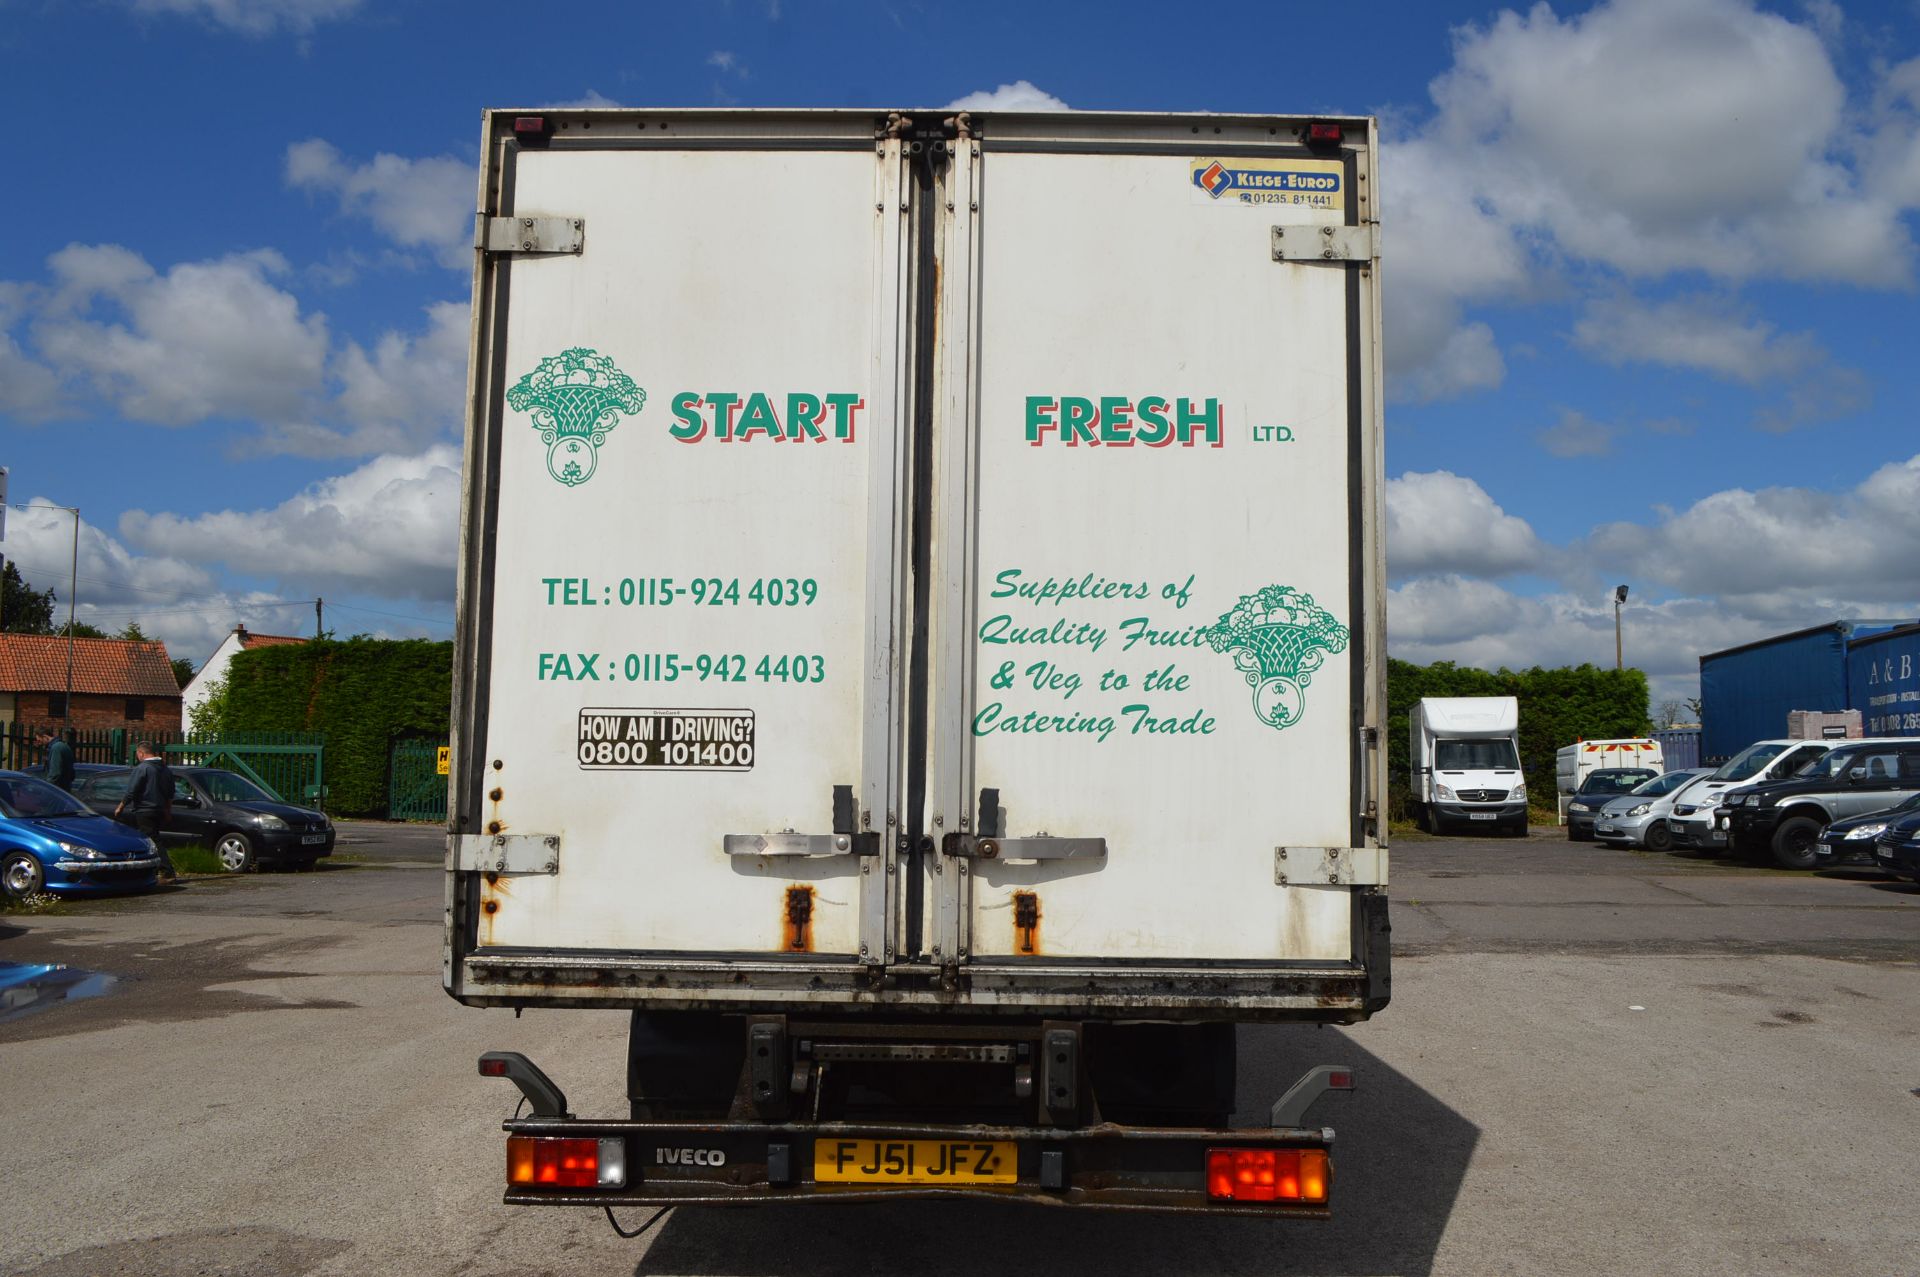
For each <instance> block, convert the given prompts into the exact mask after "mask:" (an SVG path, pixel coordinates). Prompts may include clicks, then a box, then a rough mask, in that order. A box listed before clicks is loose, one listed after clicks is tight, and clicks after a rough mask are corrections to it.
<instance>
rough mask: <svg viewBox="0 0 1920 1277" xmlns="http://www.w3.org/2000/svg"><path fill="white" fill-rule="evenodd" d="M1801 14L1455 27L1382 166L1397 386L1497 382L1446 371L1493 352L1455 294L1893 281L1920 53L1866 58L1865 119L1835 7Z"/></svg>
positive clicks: (1610, 16)
mask: <svg viewBox="0 0 1920 1277" xmlns="http://www.w3.org/2000/svg"><path fill="white" fill-rule="evenodd" d="M1808 13H1809V15H1810V21H1811V22H1812V23H1813V24H1814V25H1813V26H1808V25H1801V24H1797V23H1795V22H1793V21H1791V20H1789V19H1788V18H1786V17H1783V16H1781V15H1779V14H1775V13H1768V12H1763V11H1760V10H1758V9H1756V8H1755V7H1754V5H1753V4H1752V3H1750V2H1749V0H1612V2H1611V3H1602V4H1599V5H1596V6H1594V7H1593V8H1592V9H1590V10H1588V11H1587V12H1585V13H1581V14H1577V15H1574V16H1570V17H1567V18H1564V19H1563V18H1561V17H1560V16H1558V15H1557V14H1556V13H1555V12H1554V11H1553V9H1552V8H1550V7H1549V6H1547V5H1546V4H1537V5H1535V6H1534V7H1533V8H1532V9H1531V10H1529V11H1528V12H1526V13H1525V14H1521V13H1516V12H1513V11H1511V10H1505V11H1502V12H1500V13H1499V14H1498V15H1497V16H1495V17H1494V18H1493V19H1491V20H1490V21H1488V22H1486V23H1484V24H1478V25H1469V26H1466V27H1462V28H1459V29H1457V30H1456V31H1455V33H1454V60H1453V63H1452V65H1451V66H1450V67H1449V69H1448V70H1447V71H1446V72H1445V73H1443V74H1442V75H1441V76H1439V77H1438V78H1436V79H1435V80H1434V81H1433V83H1432V85H1431V86H1430V92H1431V96H1432V100H1433V103H1434V106H1435V113H1434V115H1433V116H1432V117H1431V118H1430V119H1429V120H1427V121H1426V123H1425V124H1424V125H1423V126H1422V127H1420V128H1418V129H1417V130H1416V131H1414V132H1413V133H1412V135H1411V136H1410V137H1408V138H1407V140H1405V141H1398V142H1394V141H1390V142H1389V144H1388V148H1387V149H1388V154H1387V156H1386V158H1385V161H1384V163H1383V168H1384V170H1385V178H1384V180H1385V186H1384V187H1383V195H1384V198H1385V211H1384V218H1385V220H1386V221H1387V225H1388V229H1389V236H1390V239H1389V250H1390V257H1389V259H1388V262H1387V265H1386V273H1385V275H1384V276H1383V284H1384V287H1385V289H1386V302H1387V310H1388V315H1387V320H1388V324H1387V333H1388V341H1389V343H1390V350H1389V354H1390V363H1389V365H1388V367H1389V371H1390V375H1391V376H1392V377H1393V378H1394V379H1395V386H1394V391H1395V394H1396V397H1400V398H1413V399H1428V398H1438V397H1445V396H1446V395H1449V394H1458V393H1464V392H1466V391H1470V390H1475V389H1483V388H1487V387H1489V386H1491V385H1497V384H1498V381H1497V378H1493V377H1491V376H1489V375H1487V374H1486V373H1485V372H1482V373H1480V374H1477V375H1466V376H1461V375H1458V374H1456V372H1455V371H1454V368H1453V364H1454V363H1455V361H1456V359H1457V357H1458V356H1459V354H1460V353H1461V351H1462V349H1463V348H1464V349H1466V350H1469V351H1471V352H1472V353H1473V354H1474V356H1475V359H1476V362H1477V366H1479V367H1480V368H1482V369H1488V368H1491V367H1492V366H1493V360H1494V359H1497V357H1498V351H1497V350H1496V349H1494V348H1493V346H1492V343H1491V338H1490V334H1488V335H1487V336H1485V337H1481V336H1478V335H1476V336H1474V337H1472V338H1467V337H1462V336H1460V335H1459V334H1460V333H1461V331H1463V326H1464V325H1468V324H1470V323H1471V316H1470V314H1469V313H1468V311H1467V310H1466V309H1465V307H1467V306H1469V305H1471V304H1473V303H1475V302H1485V301H1491V300H1500V301H1510V302H1511V301H1525V300H1528V299H1530V298H1532V297H1537V296H1539V295H1541V294H1542V292H1543V291H1547V290H1551V289H1553V288H1555V287H1566V286H1568V285H1567V281H1568V280H1580V281H1588V280H1591V281H1595V282H1596V283H1597V284H1598V285H1599V286H1600V287H1602V288H1608V289H1613V288H1615V287H1616V286H1617V281H1618V279H1620V278H1629V279H1661V278H1665V277H1668V276H1672V275H1676V274H1690V273H1695V272H1698V273H1703V274H1705V275H1707V276H1709V277H1712V278H1716V279H1718V280H1720V281H1723V282H1724V283H1725V284H1728V285H1731V286H1738V285H1740V284H1742V283H1745V282H1747V281H1752V280H1764V279H1788V280H1804V281H1818V282H1838V283H1845V284H1851V285H1857V286H1861V287H1872V288H1887V287H1899V286H1903V285H1904V284H1906V283H1907V282H1908V281H1909V280H1910V279H1911V277H1912V262H1913V243H1912V239H1911V236H1910V235H1909V233H1908V230H1907V227H1906V225H1905V223H1904V221H1903V215H1904V213H1905V212H1906V211H1907V210H1909V209H1911V208H1912V207H1913V206H1914V205H1915V204H1916V203H1920V60H1916V62H1915V63H1910V64H1902V65H1901V66H1898V67H1895V68H1892V69H1891V70H1889V71H1887V72H1886V73H1885V74H1884V75H1883V76H1882V78H1881V81H1880V87H1879V91H1878V93H1877V96H1876V102H1875V109H1874V112H1873V117H1872V124H1873V127H1872V128H1871V129H1868V130H1864V131H1863V130H1862V129H1861V128H1859V127H1858V126H1857V122H1855V121H1852V120H1849V119H1848V118H1847V116H1846V114H1845V108H1846V95H1845V90H1844V87H1843V85H1842V83H1841V80H1840V77H1839V75H1838V74H1837V73H1836V71H1835V69H1834V66H1833V63H1832V60H1831V57H1830V55H1829V52H1828V50H1827V47H1826V45H1825V44H1823V40H1822V35H1823V33H1824V34H1825V35H1826V36H1828V37H1829V38H1831V37H1832V36H1833V34H1834V28H1833V17H1834V12H1832V11H1831V6H1830V5H1825V4H1814V5H1812V6H1811V7H1810V8H1809V9H1808ZM1815 27H1819V28H1820V30H1816V29H1815ZM1721 326H1722V327H1725V325H1724V323H1723V324H1722V325H1721ZM1736 327H1738V325H1737V324H1736ZM1748 327H1751V325H1750V324H1749V325H1748ZM1761 336H1762V337H1763V338H1766V339H1770V340H1771V341H1773V342H1776V343H1782V344H1783V348H1785V349H1791V347H1792V344H1793V341H1794V338H1793V336H1792V335H1791V334H1777V335H1775V334H1761ZM1763 344H1765V341H1763ZM1489 356H1491V357H1492V358H1489ZM1699 358H1701V359H1708V360H1711V359H1714V358H1719V359H1722V360H1725V359H1732V358H1737V354H1736V353H1732V352H1724V351H1723V352H1713V351H1703V352H1701V353H1700V355H1699ZM1688 366H1700V365H1699V364H1698V363H1696V364H1690V365H1688ZM1722 375H1724V374H1722ZM1802 415H1803V414H1802V413H1800V412H1799V411H1798V410H1797V409H1793V408H1788V409H1785V410H1783V411H1782V412H1781V414H1780V417H1781V418H1782V419H1798V418H1800V417H1801V416H1802ZM1762 424H1766V423H1764V422H1763V423H1762Z"/></svg>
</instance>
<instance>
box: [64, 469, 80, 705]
mask: <svg viewBox="0 0 1920 1277" xmlns="http://www.w3.org/2000/svg"><path fill="white" fill-rule="evenodd" d="M69 508H70V509H71V510H72V511H73V568H72V571H73V575H72V576H71V577H69V578H68V579H67V707H66V708H67V712H66V713H65V714H64V715H62V717H64V718H65V719H66V720H67V730H68V731H69V732H71V731H72V730H73V609H74V605H75V604H76V603H77V602H78V596H79V593H80V507H79V506H71V507H69Z"/></svg>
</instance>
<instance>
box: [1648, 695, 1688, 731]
mask: <svg viewBox="0 0 1920 1277" xmlns="http://www.w3.org/2000/svg"><path fill="white" fill-rule="evenodd" d="M1686 712H1687V707H1686V706H1685V705H1684V704H1682V703H1681V702H1679V701H1661V702H1660V704H1659V705H1658V706H1657V707H1656V708H1655V709H1654V711H1653V725H1654V726H1655V727H1660V728H1667V727H1673V726H1676V725H1677V724H1679V723H1680V722H1681V721H1682V719H1683V716H1684V715H1685V714H1686Z"/></svg>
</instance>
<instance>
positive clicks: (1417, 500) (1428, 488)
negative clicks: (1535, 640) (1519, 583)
mask: <svg viewBox="0 0 1920 1277" xmlns="http://www.w3.org/2000/svg"><path fill="white" fill-rule="evenodd" d="M1546 553H1547V549H1546V547H1545V546H1544V545H1542V544H1541V542H1540V539H1539V538H1538V537H1537V536H1535V535H1534V531H1533V529H1532V528H1531V527H1529V526H1528V524H1527V521H1526V520H1525V519H1521V518H1517V517H1515V516H1514V515H1511V514H1508V513H1507V512H1506V511H1505V510H1503V509H1501V508H1500V506H1499V505H1498V504H1496V503H1495V501H1494V499H1493V498H1492V497H1490V496H1488V495H1487V492H1486V490H1485V489H1484V488H1482V487H1481V486H1480V485H1479V484H1477V483H1475V482H1474V481H1473V480H1472V479H1468V478H1464V477H1462V476H1460V475H1457V474H1453V473H1451V472H1449V471H1446V470H1435V471H1431V472H1428V473H1417V472H1411V471H1410V472H1408V473H1406V474H1403V475H1401V476H1400V477H1399V478H1398V479H1390V480H1388V481H1387V569H1388V571H1389V572H1390V573H1391V574H1392V576H1393V577H1394V579H1396V580H1402V579H1405V578H1407V577H1415V576H1426V575H1429V574H1433V573H1465V574H1467V575H1470V576H1481V577H1489V576H1509V575H1512V574H1515V573H1522V572H1543V571H1546V570H1548V569H1547V566H1546V565H1545V564H1544V563H1543V559H1544V558H1545V556H1546Z"/></svg>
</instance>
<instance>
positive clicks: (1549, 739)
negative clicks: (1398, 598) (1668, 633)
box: [1387, 660, 1652, 817]
mask: <svg viewBox="0 0 1920 1277" xmlns="http://www.w3.org/2000/svg"><path fill="white" fill-rule="evenodd" d="M1428 696H1513V697H1517V698H1518V699H1519V701H1520V765H1521V766H1522V767H1524V768H1525V769H1526V773H1527V792H1528V794H1529V795H1530V796H1531V797H1532V799H1533V802H1534V805H1535V806H1551V805H1552V802H1553V792H1554V754H1555V752H1556V751H1557V750H1559V749H1560V748H1561V747H1562V746H1563V745H1571V744H1573V742H1574V741H1576V740H1603V739H1606V738H1608V737H1619V736H1643V735H1645V734H1646V733H1647V732H1648V731H1650V730H1651V729H1652V723H1651V722H1650V721H1649V720H1648V718H1647V676H1646V675H1645V674H1644V673H1642V672H1641V671H1639V670H1606V669H1599V668H1597V667H1595V666H1592V665H1579V666H1574V667H1572V668H1567V667H1562V668H1559V669H1541V668H1540V667H1539V666H1535V667H1534V668H1533V669H1530V670H1507V669H1502V670H1495V671H1488V670H1480V669H1472V668H1469V667H1465V666H1460V665H1455V664H1453V663H1452V662H1451V661H1441V662H1439V663H1437V664H1434V665H1412V664H1409V663H1408V662H1406V661H1391V660H1390V661H1388V662H1387V776H1388V784H1389V788H1390V793H1389V813H1390V814H1391V815H1393V816H1395V817H1399V816H1401V815H1403V814H1404V813H1405V811H1406V800H1407V796H1408V784H1409V775H1408V768H1409V766H1410V763H1409V761H1408V757H1407V753H1408V740H1407V723H1408V718H1409V715H1410V714H1411V713H1412V711H1413V707H1414V705H1416V704H1417V703H1418V702H1419V701H1420V700H1421V699H1422V698H1424V697H1428Z"/></svg>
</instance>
